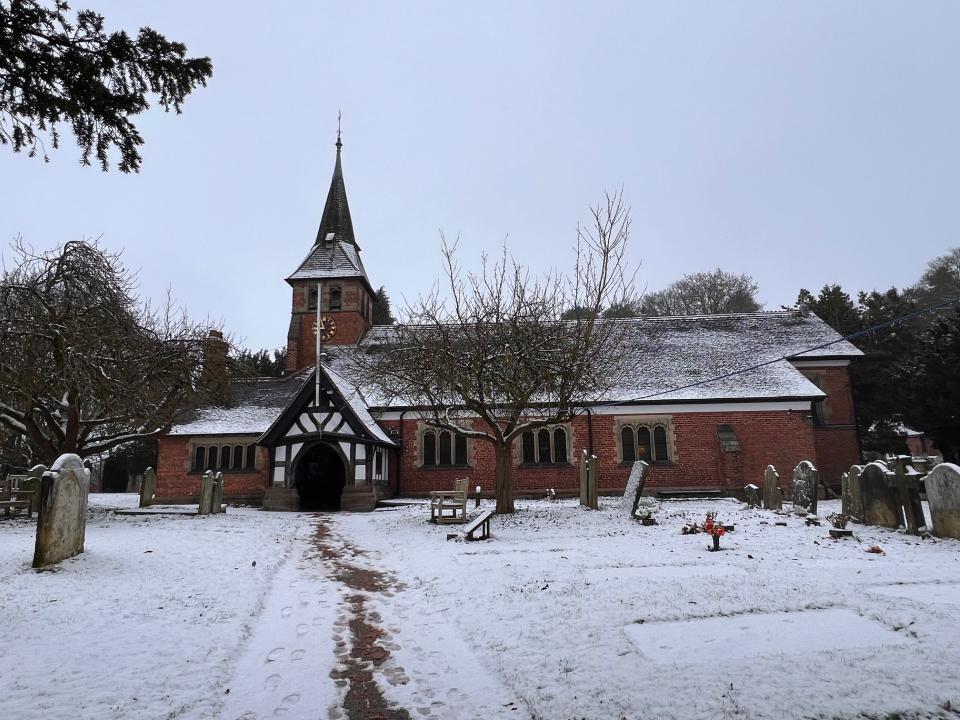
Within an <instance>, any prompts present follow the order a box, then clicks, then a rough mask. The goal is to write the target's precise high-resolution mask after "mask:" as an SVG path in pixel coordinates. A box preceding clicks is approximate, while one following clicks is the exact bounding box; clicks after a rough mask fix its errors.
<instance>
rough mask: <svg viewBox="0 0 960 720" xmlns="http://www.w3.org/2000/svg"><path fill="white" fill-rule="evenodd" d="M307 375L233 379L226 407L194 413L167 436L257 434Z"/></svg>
mask: <svg viewBox="0 0 960 720" xmlns="http://www.w3.org/2000/svg"><path fill="white" fill-rule="evenodd" d="M310 375H311V373H310V371H301V372H299V373H297V374H296V375H291V376H289V377H286V378H254V379H251V380H234V381H233V382H231V383H230V389H231V402H230V405H229V406H227V407H221V406H211V407H204V408H200V409H198V410H195V411H194V412H193V413H192V414H191V415H190V417H188V418H187V419H186V420H184V421H183V422H181V423H179V424H177V425H174V426H173V428H172V429H171V430H170V435H252V434H256V435H260V434H261V433H263V432H266V430H267V428H269V427H270V425H271V424H272V423H273V421H274V420H276V419H277V416H278V415H279V414H280V413H281V412H283V409H284V408H285V407H286V406H287V405H288V404H289V402H290V401H291V400H292V399H293V398H294V397H296V395H297V393H298V392H299V391H300V389H301V388H302V387H303V384H304V383H305V382H306V381H307V379H308V378H309V377H310Z"/></svg>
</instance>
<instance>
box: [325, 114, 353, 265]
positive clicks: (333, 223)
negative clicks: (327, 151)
mask: <svg viewBox="0 0 960 720" xmlns="http://www.w3.org/2000/svg"><path fill="white" fill-rule="evenodd" d="M336 147H337V162H336V164H335V165H334V166H333V178H332V179H331V180H330V191H329V192H328V193H327V203H326V205H324V206H323V215H322V216H321V218H320V229H319V230H318V231H317V240H316V242H315V243H314V244H315V245H319V244H321V243H323V242H324V241H325V240H326V239H327V236H329V235H330V234H331V233H332V234H333V238H332V239H333V240H338V241H340V242H345V243H350V244H351V245H353V246H354V247H356V248H357V249H358V250H359V249H360V247H359V246H358V245H357V240H356V238H355V237H354V236H353V220H352V219H351V218H350V206H349V205H348V204H347V188H346V186H345V185H344V183H343V168H342V167H341V165H340V149H341V148H342V147H343V142H342V141H341V139H340V114H339V113H337V143H336Z"/></svg>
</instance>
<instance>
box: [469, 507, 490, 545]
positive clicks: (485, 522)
mask: <svg viewBox="0 0 960 720" xmlns="http://www.w3.org/2000/svg"><path fill="white" fill-rule="evenodd" d="M492 517H493V510H484V511H483V512H482V513H480V514H479V515H477V516H476V517H475V518H474V519H473V520H471V521H470V524H469V525H467V526H466V527H465V528H464V529H463V535H464V537H466V538H467V540H486V539H487V538H489V537H490V518H492ZM478 530H479V531H480V537H474V534H475V533H476V532H477V531H478Z"/></svg>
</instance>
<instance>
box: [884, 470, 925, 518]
mask: <svg viewBox="0 0 960 720" xmlns="http://www.w3.org/2000/svg"><path fill="white" fill-rule="evenodd" d="M922 478H923V476H922V475H920V473H918V472H917V471H916V470H915V469H914V467H913V465H911V464H910V456H909V455H902V456H900V457H898V458H897V462H896V465H895V466H894V478H893V485H894V487H895V488H896V489H897V496H898V497H899V499H900V507H901V509H902V511H903V518H904V520H905V521H906V526H907V532H909V533H914V534H915V533H917V532H918V531H919V529H920V528H921V527H924V526H926V524H927V521H926V519H925V518H924V516H923V504H922V503H921V502H920V481H921V479H922ZM888 480H889V476H888Z"/></svg>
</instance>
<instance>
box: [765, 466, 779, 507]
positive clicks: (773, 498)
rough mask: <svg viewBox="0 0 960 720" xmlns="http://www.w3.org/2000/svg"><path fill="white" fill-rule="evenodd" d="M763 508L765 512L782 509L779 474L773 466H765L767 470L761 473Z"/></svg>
mask: <svg viewBox="0 0 960 720" xmlns="http://www.w3.org/2000/svg"><path fill="white" fill-rule="evenodd" d="M763 506H764V507H765V508H766V509H767V510H782V509H783V491H782V490H781V489H780V474H779V473H778V472H777V469H776V468H775V467H774V466H773V465H767V469H766V470H764V471H763Z"/></svg>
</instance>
